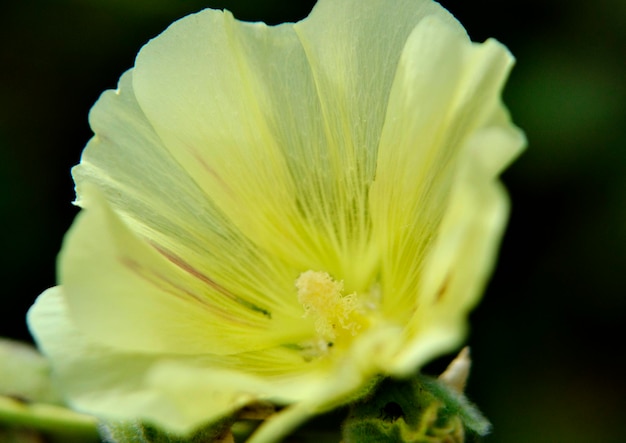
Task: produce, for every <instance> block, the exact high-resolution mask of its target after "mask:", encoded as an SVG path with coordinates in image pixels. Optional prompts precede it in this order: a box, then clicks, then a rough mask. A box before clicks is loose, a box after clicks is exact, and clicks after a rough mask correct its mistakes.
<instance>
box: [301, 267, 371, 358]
mask: <svg viewBox="0 0 626 443" xmlns="http://www.w3.org/2000/svg"><path fill="white" fill-rule="evenodd" d="M296 288H297V289H298V301H299V302H300V303H301V304H302V306H303V307H304V317H312V318H313V320H314V321H315V329H316V332H317V334H318V337H319V338H321V339H322V340H324V341H325V342H327V343H329V344H330V345H332V344H334V343H335V342H337V341H344V340H345V339H348V338H349V337H351V336H354V335H356V333H357V331H359V330H360V329H361V328H362V326H363V323H364V321H365V317H364V315H363V312H362V311H363V310H362V308H361V305H360V302H359V299H358V297H357V294H356V293H352V294H347V295H344V294H343V290H344V289H343V282H341V281H335V280H333V278H332V277H331V276H330V275H328V273H326V272H320V271H306V272H303V273H302V274H300V276H299V277H298V279H297V280H296Z"/></svg>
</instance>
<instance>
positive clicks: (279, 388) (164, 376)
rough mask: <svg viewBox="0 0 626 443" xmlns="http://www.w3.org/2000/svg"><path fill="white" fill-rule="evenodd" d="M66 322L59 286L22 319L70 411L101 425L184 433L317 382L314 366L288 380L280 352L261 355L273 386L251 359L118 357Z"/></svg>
mask: <svg viewBox="0 0 626 443" xmlns="http://www.w3.org/2000/svg"><path fill="white" fill-rule="evenodd" d="M73 320H74V318H73V316H72V315H71V313H70V311H69V309H68V306H67V300H66V298H65V295H64V290H63V288H61V287H55V288H51V289H49V290H47V291H46V292H44V293H43V294H41V296H40V297H39V298H38V299H37V301H36V303H35V304H34V305H33V307H32V308H31V309H30V311H29V313H28V324H29V328H30V330H31V332H32V333H33V336H34V337H35V339H36V341H37V343H38V345H39V347H40V348H41V349H42V351H43V352H44V354H45V355H46V356H47V357H48V358H49V359H50V360H51V362H52V365H53V367H54V371H55V376H56V377H57V381H58V382H59V383H60V385H61V386H63V388H64V394H65V395H66V397H67V399H68V401H69V402H70V404H71V406H72V407H74V408H75V409H77V410H79V411H84V412H87V413H90V414H94V415H96V416H98V417H100V418H103V419H108V420H136V419H143V420H148V421H150V422H154V423H158V424H159V425H161V426H163V427H165V428H166V429H168V430H170V431H172V432H176V433H187V432H190V431H191V430H193V429H194V428H195V427H197V426H199V425H201V424H203V423H206V422H208V421H210V420H213V419H216V418H218V417H220V416H223V415H225V414H227V413H229V412H230V411H233V410H234V409H237V408H239V407H241V406H243V405H245V404H246V403H248V402H249V401H252V400H256V399H262V398H271V399H275V400H278V401H282V402H293V401H297V400H301V399H303V398H308V397H310V396H311V395H312V393H313V392H314V391H319V386H320V384H323V383H325V378H324V376H323V375H322V374H323V373H322V372H320V371H319V367H318V366H316V365H315V364H312V365H310V366H307V370H306V371H301V373H300V374H296V373H291V375H290V372H289V371H290V370H292V369H293V364H291V365H290V364H289V362H288V361H286V360H285V359H283V356H281V355H280V351H278V352H273V353H270V354H269V355H267V356H266V358H268V359H273V363H274V365H272V366H269V365H265V367H266V368H269V369H270V370H273V371H276V372H279V371H283V373H282V376H283V377H285V378H284V379H281V381H280V382H277V379H276V378H272V377H265V378H263V377H259V376H257V375H255V369H257V367H256V366H255V363H254V362H255V361H259V358H258V357H254V356H249V357H246V356H239V357H235V358H233V357H223V358H221V357H215V358H213V357H207V356H201V355H199V356H198V355H197V356H193V357H191V356H189V357H187V356H180V355H174V354H145V353H137V352H122V351H120V350H119V349H118V348H111V347H108V346H106V345H104V344H101V343H98V342H94V341H91V340H90V339H89V337H88V336H86V335H85V334H84V332H83V330H82V329H78V328H77V327H76V325H75V323H74V321H73ZM237 359H239V362H237ZM261 359H262V358H261ZM244 367H245V368H246V369H248V371H244V370H243V369H244Z"/></svg>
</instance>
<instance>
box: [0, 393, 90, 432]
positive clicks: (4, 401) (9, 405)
mask: <svg viewBox="0 0 626 443" xmlns="http://www.w3.org/2000/svg"><path fill="white" fill-rule="evenodd" d="M0 423H3V424H6V425H11V426H16V425H17V426H23V427H26V428H30V429H35V430H38V431H41V432H45V433H50V434H57V435H68V436H70V435H71V436H74V437H81V438H82V440H81V441H85V442H89V441H100V439H99V437H98V430H97V427H96V425H97V420H96V419H95V418H94V417H92V416H89V415H85V414H79V413H77V412H74V411H71V410H69V409H67V408H64V407H62V406H54V405H49V404H45V403H25V402H23V401H20V400H16V399H14V398H11V397H6V396H0Z"/></svg>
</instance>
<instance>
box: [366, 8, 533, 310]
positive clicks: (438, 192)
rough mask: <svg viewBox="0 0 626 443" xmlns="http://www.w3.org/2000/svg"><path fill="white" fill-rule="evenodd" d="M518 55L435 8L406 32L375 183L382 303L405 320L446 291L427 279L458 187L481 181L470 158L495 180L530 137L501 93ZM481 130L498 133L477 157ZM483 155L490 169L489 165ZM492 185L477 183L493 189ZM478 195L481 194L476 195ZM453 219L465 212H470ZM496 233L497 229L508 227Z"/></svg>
mask: <svg viewBox="0 0 626 443" xmlns="http://www.w3.org/2000/svg"><path fill="white" fill-rule="evenodd" d="M511 64H512V57H511V56H510V54H509V53H508V51H506V49H505V48H504V47H502V46H501V45H500V44H498V43H497V42H495V41H488V42H486V43H485V44H483V45H477V44H472V43H471V42H470V41H469V39H468V38H467V37H466V36H463V35H460V34H459V33H458V32H457V30H456V28H454V27H450V26H449V25H448V24H446V23H445V22H442V21H441V20H439V19H438V18H435V17H428V18H426V19H424V20H423V21H422V22H420V24H418V26H417V27H416V28H415V30H414V31H413V33H412V34H411V36H410V37H409V39H408V41H407V44H406V47H405V48H404V51H403V54H402V57H401V59H400V64H399V67H398V71H397V73H396V77H395V80H394V84H393V88H392V91H391V94H390V99H389V106H388V109H387V116H386V119H385V125H384V129H383V134H382V136H381V143H380V150H379V159H378V170H377V174H376V180H375V182H374V184H373V186H372V189H371V193H370V197H371V204H372V208H373V209H372V212H373V214H376V218H375V219H374V227H375V233H376V236H377V239H378V241H379V242H380V244H381V249H382V250H383V270H382V277H381V279H382V289H383V290H382V293H383V294H385V296H386V298H385V299H384V300H383V310H384V311H385V312H386V314H387V315H388V316H390V317H393V318H396V319H397V320H398V321H400V322H404V321H407V320H408V319H409V318H410V317H411V316H412V315H413V312H414V308H415V306H416V302H417V304H418V305H421V304H423V303H426V302H427V300H428V298H429V297H434V295H433V294H437V290H438V289H437V290H434V291H433V290H432V288H428V290H427V289H426V288H425V287H424V285H425V283H422V281H421V280H422V279H424V278H433V276H432V275H430V274H429V273H428V272H427V271H425V270H424V263H425V262H426V256H427V254H428V253H429V250H430V249H431V248H432V247H433V241H434V239H436V238H442V239H443V238H445V237H446V236H447V235H450V234H449V233H446V232H444V231H443V230H442V229H441V228H440V227H441V223H442V220H444V218H446V217H447V218H450V217H451V216H450V215H447V214H448V213H453V212H454V211H455V210H454V208H452V207H451V206H452V203H451V202H452V198H453V197H452V196H453V195H454V194H455V193H458V192H471V193H473V192H474V191H475V190H474V189H470V190H467V191H465V190H463V189H461V188H463V187H466V186H470V185H471V186H475V184H474V183H470V184H468V183H466V182H464V181H462V180H459V179H458V175H459V174H460V172H459V171H460V169H461V168H462V167H465V166H464V162H466V163H467V162H470V163H472V164H476V165H477V166H476V167H480V168H481V173H483V174H484V175H483V176H482V179H483V180H484V181H493V179H494V176H495V175H496V174H497V173H498V172H499V171H500V170H501V168H502V167H503V166H504V165H505V164H506V163H507V162H508V161H509V160H510V159H511V158H512V157H513V156H514V155H515V154H516V153H517V152H518V151H519V149H520V148H521V146H522V143H523V137H521V136H520V134H519V131H518V130H517V129H515V128H514V127H512V125H511V124H510V122H509V121H508V117H507V116H506V112H505V111H504V110H503V108H502V105H501V103H500V92H501V88H502V85H503V83H504V80H505V78H506V76H507V74H508V71H509V69H510V66H511ZM477 137H478V138H477ZM479 138H480V139H481V140H482V142H486V141H487V140H488V139H489V142H488V143H479V145H480V146H477V147H476V148H477V149H475V150H474V151H475V152H474V153H473V154H472V155H473V157H475V158H468V156H467V155H465V154H463V153H464V151H467V150H468V149H470V148H469V142H468V140H478V139H479ZM479 158H480V161H479ZM483 164H484V165H487V164H489V165H490V170H483V169H484V168H483V166H482V165H483ZM472 167H474V166H472ZM478 179H480V177H477V179H476V180H478ZM484 188H485V187H484V186H482V187H481V190H480V191H476V192H487V193H489V192H490V190H489V189H486V190H485V189H484ZM474 201H480V199H479V198H478V197H477V198H475V199H474V200H472V201H471V202H467V205H471V204H474V203H473V202H474ZM475 210H476V207H472V206H469V208H468V211H471V213H469V214H466V215H464V216H466V217H469V219H468V222H469V223H471V222H473V220H474V218H475V217H476V216H477V215H476V212H475ZM464 216H463V217H464ZM454 220H455V222H458V223H461V224H463V221H464V219H463V218H462V216H459V217H456V218H455V219H454ZM489 235H490V236H493V237H495V238H498V237H499V231H497V232H496V231H494V232H491V233H490V234H489ZM442 241H443V240H442ZM450 241H453V240H450ZM454 241H456V240H454ZM492 252H493V251H492ZM436 278H437V279H438V280H437V284H436V285H432V284H431V286H436V287H437V288H440V287H441V286H442V285H443V284H444V280H445V278H446V275H439V274H437V277H436ZM477 279H479V277H478V276H477ZM426 286H428V285H426ZM422 288H423V289H422ZM424 291H426V292H424ZM416 294H419V299H417V298H416ZM468 294H469V293H468ZM468 297H470V298H471V297H473V295H468Z"/></svg>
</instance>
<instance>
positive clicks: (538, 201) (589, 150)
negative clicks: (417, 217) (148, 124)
mask: <svg viewBox="0 0 626 443" xmlns="http://www.w3.org/2000/svg"><path fill="white" fill-rule="evenodd" d="M313 3H314V2H313V1H293V0H292V1H287V0H283V1H279V0H268V1H258V0H255V1H252V0H248V1H246V0H230V1H223V2H215V1H209V0H205V1H202V0H184V1H183V0H179V1H175V0H134V1H132V2H131V1H124V0H83V1H79V0H74V1H71V0H57V1H44V0H39V1H38V0H21V1H18V0H13V1H8V2H2V4H1V6H0V205H1V208H2V213H1V220H2V226H1V229H0V239H1V240H0V245H1V249H0V260H1V263H0V270H1V272H2V275H1V278H0V282H2V285H3V287H2V289H1V290H0V294H1V296H0V297H1V299H0V300H1V304H0V336H8V337H13V338H17V339H22V340H29V339H30V338H29V334H28V331H27V329H26V327H25V323H24V314H25V312H26V310H27V309H28V307H29V306H30V304H31V303H32V302H33V300H34V299H35V297H36V296H37V295H38V294H39V293H40V292H41V291H43V290H44V289H46V288H48V287H50V286H52V285H54V281H55V279H54V273H55V257H56V254H57V252H58V250H59V247H60V243H61V240H62V237H63V234H64V232H65V231H66V230H67V229H68V227H69V226H70V223H71V221H72V218H73V217H74V215H75V214H76V209H75V208H74V207H73V206H72V205H71V204H70V202H71V201H72V199H73V195H74V194H73V184H72V181H71V178H70V174H69V170H70V167H71V166H72V165H74V164H76V163H77V162H78V161H79V156H80V152H81V150H82V148H83V146H84V145H85V143H86V142H87V140H88V139H89V137H90V136H91V132H90V130H89V127H88V124H87V113H88V111H89V109H90V107H91V105H92V104H93V103H94V102H95V100H96V99H97V98H98V96H99V94H100V93H101V92H102V91H103V90H105V89H110V88H115V86H116V83H117V80H118V77H119V75H120V74H121V73H122V72H123V71H125V70H126V69H128V68H130V67H131V66H132V65H133V60H134V57H135V54H136V53H137V51H138V49H139V48H140V47H141V46H142V45H143V44H144V43H145V42H146V41H147V40H148V39H149V38H151V37H153V36H155V35H157V34H158V33H160V32H161V31H162V30H163V29H164V28H165V27H166V26H167V25H168V24H169V23H171V22H172V21H173V20H175V19H177V18H179V17H182V16H183V15H186V14H188V13H190V12H195V11H198V10H200V9H202V8H204V7H224V6H226V7H228V8H229V9H230V10H231V11H233V13H234V14H235V16H236V17H238V18H240V19H244V20H263V21H266V22H267V23H270V24H273V23H279V22H282V21H295V20H299V19H301V18H303V17H305V16H306V15H307V14H308V12H309V10H310V8H311V7H312V5H313ZM442 4H443V5H444V6H445V7H447V8H448V9H449V10H450V11H451V12H452V13H453V14H454V15H456V16H457V18H459V19H460V20H461V22H462V23H463V24H464V25H465V27H466V29H467V30H468V32H469V34H470V35H471V37H472V38H473V39H474V40H476V41H483V40H485V39H486V38H488V37H495V38H497V39H498V40H500V41H501V42H503V43H504V44H506V45H507V46H508V47H509V48H510V49H511V51H512V52H513V53H514V54H515V55H516V57H517V60H518V63H517V66H516V68H515V70H514V71H513V74H512V76H511V79H510V82H509V84H508V86H507V89H506V91H505V101H506V102H507V104H508V106H509V108H510V109H511V112H512V114H513V117H514V120H515V122H516V123H517V124H518V125H519V126H521V127H522V128H523V129H524V130H525V131H526V133H527V136H528V139H529V144H530V146H529V149H528V150H527V151H526V152H525V153H524V155H523V156H522V157H521V158H520V159H519V160H518V161H517V162H516V163H515V164H514V165H513V167H512V168H510V170H509V171H507V172H506V173H505V174H504V180H505V182H506V184H507V187H508V189H509V191H510V194H511V196H512V200H513V214H512V219H511V222H510V225H509V228H508V231H507V234H506V236H505V239H504V242H503V248H502V252H501V260H500V262H499V265H498V269H497V271H496V273H495V275H494V278H493V280H492V282H491V285H490V287H489V289H488V291H487V294H486V296H485V299H484V301H483V303H482V304H481V305H480V306H479V308H478V309H476V311H475V312H474V313H473V315H472V333H471V336H470V338H469V343H470V345H471V346H472V348H473V356H474V360H475V365H474V371H473V375H472V378H471V381H470V386H469V394H470V396H471V398H472V399H473V400H474V401H476V403H478V404H479V405H480V406H481V408H482V409H483V410H484V412H485V413H486V415H487V416H489V417H490V418H491V420H492V421H493V422H494V425H495V430H494V432H493V434H492V435H491V436H490V437H488V438H487V439H486V441H488V442H493V443H496V442H504V443H528V442H535V443H554V442H568V443H578V442H580V443H589V442H602V443H621V442H624V441H626V400H625V397H626V386H625V382H624V379H625V377H626V365H625V364H624V361H623V353H624V348H625V346H624V339H623V337H622V336H623V331H622V330H623V329H624V328H623V324H624V321H625V320H626V278H625V277H626V276H625V275H624V274H625V273H626V270H625V269H624V263H626V204H625V199H626V124H625V123H626V63H625V56H626V2H624V1H623V0H599V1H596V2H589V1H583V0H569V1H565V0H542V1H540V0H525V1H521V0H512V1H508V2H503V1H498V0H474V1H468V0H450V1H443V2H442Z"/></svg>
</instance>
